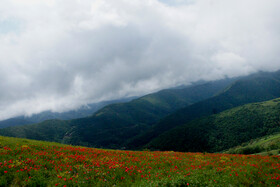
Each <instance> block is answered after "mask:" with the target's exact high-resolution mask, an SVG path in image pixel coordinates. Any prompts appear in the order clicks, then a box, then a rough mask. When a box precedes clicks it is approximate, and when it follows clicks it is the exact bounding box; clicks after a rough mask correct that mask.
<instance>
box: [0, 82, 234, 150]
mask: <svg viewBox="0 0 280 187" xmlns="http://www.w3.org/2000/svg"><path fill="white" fill-rule="evenodd" d="M233 81H234V79H225V80H220V81H214V82H209V83H205V84H201V85H193V86H187V87H183V88H176V89H167V90H162V91H159V92H157V93H154V94H149V95H146V96H144V97H141V98H138V99H134V100H132V101H130V102H127V103H118V104H112V105H109V106H106V107H104V108H102V109H100V110H99V111H97V112H96V113H95V114H94V115H92V116H90V117H85V118H80V119H74V120H68V121H62V120H50V121H45V122H43V123H38V124H33V125H25V126H19V127H10V128H5V129H1V130H0V134H2V135H6V136H15V137H24V138H30V139H38V140H48V141H58V142H63V143H69V144H79V145H87V146H95V147H106V148H121V147H122V146H123V145H125V142H126V141H127V140H129V139H131V138H132V137H134V136H136V135H138V134H139V133H143V132H145V131H147V129H149V128H150V126H151V125H153V124H154V123H156V122H157V121H158V120H160V119H161V118H163V117H165V116H167V115H168V114H170V113H172V112H174V111H176V110H177V109H179V108H182V107H185V106H187V105H190V104H193V103H195V102H198V101H201V100H204V99H207V98H209V97H212V96H214V95H215V94H216V93H218V92H221V91H222V90H223V89H224V88H226V87H227V86H228V85H230V84H231V83H232V82H233ZM52 124H55V125H52ZM51 132H53V133H51Z"/></svg>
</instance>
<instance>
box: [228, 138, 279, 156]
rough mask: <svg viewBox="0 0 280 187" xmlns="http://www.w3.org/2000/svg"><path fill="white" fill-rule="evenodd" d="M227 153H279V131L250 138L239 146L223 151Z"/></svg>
mask: <svg viewBox="0 0 280 187" xmlns="http://www.w3.org/2000/svg"><path fill="white" fill-rule="evenodd" d="M224 153H229V154H260V155H279V154H280V133H276V134H273V135H269V136H265V137H261V138H257V139H253V140H250V141H249V142H246V143H242V144H241V145H239V146H236V147H233V148H230V149H229V150H226V151H224Z"/></svg>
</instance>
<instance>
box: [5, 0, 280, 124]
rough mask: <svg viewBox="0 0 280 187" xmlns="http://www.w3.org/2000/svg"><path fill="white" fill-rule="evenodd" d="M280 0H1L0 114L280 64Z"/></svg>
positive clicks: (62, 107)
mask: <svg viewBox="0 0 280 187" xmlns="http://www.w3.org/2000/svg"><path fill="white" fill-rule="evenodd" d="M279 9H280V1H279V0H117V1H116V0H1V1H0V79H1V81H0V90H1V91H0V120H3V119H7V118H10V117H14V116H18V115H32V114H34V113H39V112H41V111H45V110H52V111H55V112H63V111H67V110H70V109H75V108H77V107H80V106H83V105H86V104H89V103H93V102H98V101H101V100H110V99H117V98H122V97H128V96H137V95H143V94H147V93H151V92H154V91H157V90H160V89H164V88H169V87H174V86H178V85H182V84H186V85H188V84H191V83H192V82H195V81H199V80H207V81H211V80H217V79H222V78H224V77H235V76H240V75H247V74H250V73H254V72H257V71H275V70H278V69H280V61H279V57H280V11H279Z"/></svg>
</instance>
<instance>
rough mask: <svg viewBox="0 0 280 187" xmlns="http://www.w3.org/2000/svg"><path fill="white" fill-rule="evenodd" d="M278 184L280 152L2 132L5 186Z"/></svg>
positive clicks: (0, 177)
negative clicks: (163, 147)
mask: <svg viewBox="0 0 280 187" xmlns="http://www.w3.org/2000/svg"><path fill="white" fill-rule="evenodd" d="M251 185H253V186H279V185H280V157H279V156H257V155H230V154H210V153H180V152H159V151H155V152H150V151H123V150H105V149H95V148H86V147H78V146H69V145H63V144H58V143H50V142H41V141H34V140H27V139H18V138H7V137H1V136H0V186H251Z"/></svg>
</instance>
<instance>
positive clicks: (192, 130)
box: [147, 98, 280, 152]
mask: <svg viewBox="0 0 280 187" xmlns="http://www.w3.org/2000/svg"><path fill="white" fill-rule="evenodd" d="M279 112H280V98H278V99H274V100H270V101H266V102H261V103H253V104H247V105H243V106H239V107H236V108H232V109H229V110H226V111H224V112H221V113H219V114H213V115H211V116H208V117H203V118H200V119H196V120H193V121H191V122H189V123H186V124H185V125H183V126H179V127H177V128H174V129H172V130H170V131H168V132H166V133H164V134H161V135H160V136H158V137H157V138H156V139H154V140H153V141H151V142H150V143H149V144H148V145H147V148H150V149H160V150H176V151H192V152H196V151H198V152H203V151H207V152H218V151H222V150H225V149H229V148H231V147H234V146H237V145H240V144H242V143H244V142H247V141H249V140H251V139H255V138H259V137H263V136H265V135H269V134H273V133H275V132H280V125H279V124H280V115H279Z"/></svg>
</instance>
